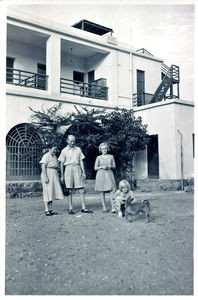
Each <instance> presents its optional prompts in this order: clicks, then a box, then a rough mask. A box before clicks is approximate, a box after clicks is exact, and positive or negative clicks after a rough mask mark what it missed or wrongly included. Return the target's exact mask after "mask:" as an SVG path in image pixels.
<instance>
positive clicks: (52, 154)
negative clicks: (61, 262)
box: [40, 135, 134, 218]
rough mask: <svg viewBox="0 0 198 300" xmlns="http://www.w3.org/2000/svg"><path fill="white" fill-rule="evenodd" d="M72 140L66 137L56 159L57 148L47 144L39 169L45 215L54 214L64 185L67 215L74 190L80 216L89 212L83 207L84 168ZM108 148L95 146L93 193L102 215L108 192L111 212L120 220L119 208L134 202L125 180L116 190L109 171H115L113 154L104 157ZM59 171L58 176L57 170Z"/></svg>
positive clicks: (111, 172) (82, 157)
mask: <svg viewBox="0 0 198 300" xmlns="http://www.w3.org/2000/svg"><path fill="white" fill-rule="evenodd" d="M75 142H76V139H75V137H74V136H73V135H69V136H68V138H67V146H66V147H65V148H64V149H63V150H62V151H61V153H60V155H59V157H58V158H57V156H56V152H57V146H56V145H54V144H51V145H50V146H49V151H48V152H47V153H45V154H44V155H43V157H42V159H41V161H40V164H41V167H42V173H41V183H42V186H43V200H44V205H45V215H46V216H52V215H53V214H54V212H53V209H52V203H53V200H55V199H63V198H64V194H63V190H62V187H61V184H62V185H65V187H66V188H67V190H68V195H67V198H68V205H69V210H68V212H69V214H70V215H73V214H75V212H74V211H73V206H72V190H77V191H78V192H79V194H80V199H81V205H82V208H81V213H93V211H91V210H89V209H88V208H87V207H86V204H85V189H84V188H85V179H86V174H85V168H84V163H83V160H84V158H85V156H84V154H83V153H82V151H81V149H80V148H79V147H77V146H76V145H75ZM109 150H110V149H109V146H108V144H107V143H106V142H104V143H102V144H100V145H99V152H100V153H101V155H99V156H97V158H96V161H95V166H94V169H95V170H96V171H97V173H96V180H95V190H96V191H98V192H99V193H100V198H101V202H102V207H103V212H104V213H107V212H108V211H107V208H106V203H105V194H106V193H107V192H110V201H111V212H112V213H117V214H118V217H119V218H120V217H122V210H121V207H122V205H123V204H124V203H125V202H126V201H127V200H128V199H131V201H134V195H133V192H132V191H131V189H130V184H129V182H128V181H127V180H122V181H120V183H119V189H118V190H117V191H116V182H115V178H114V174H113V169H115V168H116V165H115V160H114V157H113V155H111V154H108V152H109ZM59 168H60V174H61V175H60V177H59V173H58V170H59Z"/></svg>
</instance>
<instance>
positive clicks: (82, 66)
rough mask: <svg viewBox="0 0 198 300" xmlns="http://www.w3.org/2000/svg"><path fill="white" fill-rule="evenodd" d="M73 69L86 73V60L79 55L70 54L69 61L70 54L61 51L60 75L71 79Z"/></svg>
mask: <svg viewBox="0 0 198 300" xmlns="http://www.w3.org/2000/svg"><path fill="white" fill-rule="evenodd" d="M73 71H78V72H82V73H86V72H87V68H86V60H85V59H83V58H81V57H77V56H72V61H71V55H69V54H66V53H63V52H62V53H61V77H63V78H66V79H71V80H73Z"/></svg>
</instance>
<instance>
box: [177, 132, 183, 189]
mask: <svg viewBox="0 0 198 300" xmlns="http://www.w3.org/2000/svg"><path fill="white" fill-rule="evenodd" d="M177 131H178V132H179V134H180V149H181V150H180V153H181V185H182V190H183V189H184V164H183V147H182V140H183V135H182V133H181V132H180V131H179V129H177Z"/></svg>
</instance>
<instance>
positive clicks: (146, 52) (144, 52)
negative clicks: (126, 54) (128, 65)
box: [136, 48, 154, 56]
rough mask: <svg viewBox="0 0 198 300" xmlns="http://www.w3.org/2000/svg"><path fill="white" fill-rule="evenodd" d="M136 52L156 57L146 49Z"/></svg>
mask: <svg viewBox="0 0 198 300" xmlns="http://www.w3.org/2000/svg"><path fill="white" fill-rule="evenodd" d="M136 52H139V53H142V54H145V55H148V56H154V55H153V54H152V53H151V52H149V51H148V50H146V49H145V48H141V49H138V50H136Z"/></svg>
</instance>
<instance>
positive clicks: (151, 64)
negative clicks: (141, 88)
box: [133, 55, 161, 94]
mask: <svg viewBox="0 0 198 300" xmlns="http://www.w3.org/2000/svg"><path fill="white" fill-rule="evenodd" d="M137 70H141V71H144V72H145V93H149V94H154V92H155V91H156V89H157V87H158V86H159V84H160V82H161V62H158V61H154V60H151V59H146V58H144V57H139V56H136V55H133V94H134V93H136V92H137Z"/></svg>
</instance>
